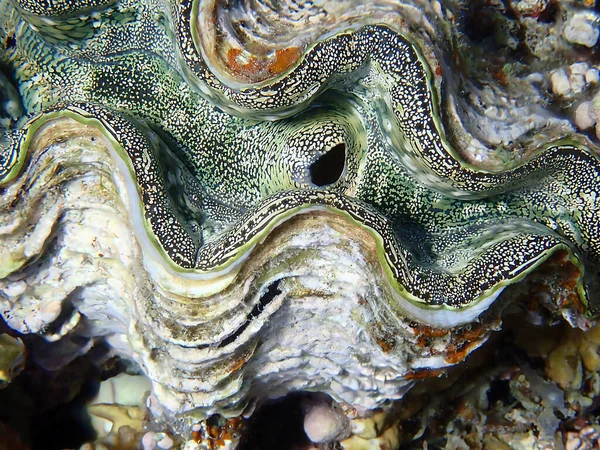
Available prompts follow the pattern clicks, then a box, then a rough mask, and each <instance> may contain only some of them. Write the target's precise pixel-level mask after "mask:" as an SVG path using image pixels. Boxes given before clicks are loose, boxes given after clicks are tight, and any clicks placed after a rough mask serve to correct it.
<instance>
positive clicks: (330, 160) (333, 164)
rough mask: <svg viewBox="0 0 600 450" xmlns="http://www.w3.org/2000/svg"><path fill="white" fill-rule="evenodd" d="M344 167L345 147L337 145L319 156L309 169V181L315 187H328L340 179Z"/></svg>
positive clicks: (342, 144)
mask: <svg viewBox="0 0 600 450" xmlns="http://www.w3.org/2000/svg"><path fill="white" fill-rule="evenodd" d="M345 165H346V145H345V144H344V143H341V144H337V145H336V146H334V147H332V148H331V150H329V151H328V152H327V153H325V154H324V155H321V156H320V157H319V158H318V159H317V160H316V161H315V162H314V163H312V164H311V166H310V168H309V172H310V181H311V183H312V184H314V185H315V186H319V187H322V186H328V185H330V184H333V183H335V182H336V181H337V180H339V179H340V177H341V176H342V173H344V167H345Z"/></svg>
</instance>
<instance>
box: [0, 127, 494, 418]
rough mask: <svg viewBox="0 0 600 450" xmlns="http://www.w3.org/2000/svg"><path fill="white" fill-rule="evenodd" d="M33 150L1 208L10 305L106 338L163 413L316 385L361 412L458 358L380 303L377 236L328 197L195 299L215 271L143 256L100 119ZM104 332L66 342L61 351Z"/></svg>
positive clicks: (203, 410)
mask: <svg viewBox="0 0 600 450" xmlns="http://www.w3.org/2000/svg"><path fill="white" fill-rule="evenodd" d="M33 148H35V149H36V150H35V151H34V152H33V153H32V156H31V158H32V161H31V162H30V164H29V166H28V168H27V169H26V170H25V171H24V172H23V174H22V176H21V178H20V179H19V181H18V182H16V183H15V184H14V185H13V186H11V187H10V188H8V189H7V190H5V191H4V193H3V196H2V204H1V205H0V211H1V212H2V213H1V216H0V223H2V228H1V232H2V247H1V248H0V252H2V254H3V259H2V261H4V262H5V263H4V265H3V266H2V270H3V271H5V272H7V273H9V274H8V275H7V276H6V277H5V278H4V279H3V280H2V281H1V284H0V289H1V293H2V304H1V306H2V308H1V310H2V314H3V318H4V319H5V320H6V321H7V323H8V324H9V325H10V326H11V327H13V328H15V329H16V330H18V331H20V332H23V333H39V334H41V335H42V336H44V337H45V338H46V339H47V340H48V341H52V342H55V345H58V347H60V344H61V338H63V336H66V335H67V334H69V335H72V334H75V335H77V334H78V335H81V336H86V337H88V336H93V337H94V339H101V338H104V339H105V340H106V341H107V342H108V343H109V344H110V346H111V347H112V349H113V352H114V353H115V354H118V355H120V356H123V357H125V358H132V359H134V360H135V361H137V362H138V363H139V364H140V367H141V368H142V370H143V372H144V373H145V374H146V375H147V376H148V377H149V378H150V380H151V382H152V387H153V392H152V397H151V399H150V405H151V407H152V409H153V410H154V411H155V412H159V411H163V412H165V413H167V414H174V413H175V414H176V413H182V412H186V411H192V410H194V411H195V413H194V416H195V417H203V416H206V415H208V414H211V413H214V412H220V413H222V414H225V415H230V416H231V415H238V414H240V413H241V412H242V410H243V409H244V408H245V407H246V404H247V402H248V400H249V399H252V398H254V397H259V398H264V397H265V396H266V397H272V398H275V397H278V396H282V395H285V394H286V393H288V392H290V391H297V390H309V391H322V392H325V393H327V394H329V395H331V397H333V398H334V399H335V400H337V401H340V402H344V403H347V404H350V405H352V406H353V407H354V408H355V409H356V410H357V411H358V412H359V413H360V414H362V413H366V412H367V411H368V410H370V409H373V408H376V407H378V406H380V405H382V404H383V403H384V402H385V401H388V400H390V399H397V398H400V397H402V395H403V394H404V392H405V391H406V389H408V388H409V387H410V385H411V384H412V381H411V380H410V379H408V378H407V376H406V375H407V374H408V373H410V372H411V371H412V370H416V369H420V368H428V369H435V368H439V367H445V366H447V365H449V363H448V362H446V360H445V358H444V351H445V348H446V346H447V345H448V344H449V343H450V337H448V336H446V337H441V338H438V339H437V341H436V342H434V343H433V344H435V345H432V346H431V347H428V348H420V347H418V346H416V345H415V339H416V333H415V331H414V330H413V329H412V325H411V324H410V321H409V320H408V319H407V320H404V319H401V318H397V315H396V312H394V311H392V309H390V308H392V307H391V306H390V305H388V303H386V301H384V300H383V299H385V298H395V297H396V296H397V294H395V293H392V292H391V289H390V288H389V286H386V283H387V282H385V281H384V280H385V277H383V272H382V268H381V266H380V265H379V262H378V260H377V258H376V257H375V256H374V252H375V251H374V248H375V244H374V241H373V238H372V236H371V235H370V234H369V233H368V232H366V231H365V230H363V229H361V228H360V227H358V226H357V225H350V224H349V223H347V222H346V221H345V220H344V219H343V218H342V217H340V216H336V215H333V214H331V213H326V212H325V211H323V210H318V209H315V210H312V211H309V212H308V213H306V214H302V215H299V216H296V217H293V218H292V219H290V220H288V221H287V222H285V223H283V224H282V225H280V226H279V228H277V229H276V230H275V231H274V232H272V233H271V234H270V235H269V236H268V237H267V238H266V240H265V241H264V242H263V243H262V244H260V245H259V246H258V247H257V248H255V249H254V250H252V252H251V255H252V256H251V258H247V259H245V262H243V264H240V265H239V267H237V268H236V269H235V272H234V273H237V274H239V277H238V278H237V279H240V280H244V282H243V283H238V282H236V281H234V282H233V283H231V284H229V285H226V286H225V287H224V288H222V289H221V290H220V291H218V292H217V293H216V294H214V295H208V296H207V295H206V292H204V295H203V296H202V297H195V296H194V291H195V289H196V288H195V287H194V283H198V282H202V280H196V281H194V280H190V279H189V278H185V277H179V276H178V275H177V273H176V272H173V271H172V270H170V269H169V270H168V269H167V268H165V267H163V268H161V267H162V266H160V265H157V261H156V260H154V259H153V258H151V257H145V258H142V256H141V252H140V242H141V243H142V245H147V244H144V242H145V240H146V239H147V235H146V234H145V232H144V231H143V230H140V229H139V227H136V225H135V224H136V220H137V219H136V217H135V214H136V213H135V210H136V209H135V208H134V205H135V203H131V200H132V197H133V196H135V195H136V194H135V191H134V190H132V189H130V188H128V187H127V186H128V185H130V181H129V178H128V177H129V175H128V174H127V173H124V172H123V171H122V166H121V165H120V164H118V163H117V162H116V161H117V160H115V158H114V157H115V154H114V151H113V150H112V149H111V148H110V146H109V145H108V142H107V141H106V140H104V139H102V138H100V136H99V135H98V132H97V131H95V130H94V129H93V128H91V127H86V126H82V125H79V124H77V123H76V122H74V121H72V120H70V119H61V120H58V121H55V122H51V123H50V124H49V125H47V126H45V127H44V128H43V129H41V131H40V132H38V134H37V135H36V139H35V142H34V144H33ZM74 152H76V153H77V154H78V155H79V157H78V158H73V153H74ZM15 202H19V207H18V208H14V203H15ZM164 274H168V276H167V277H166V278H165V275H164ZM165 280H166V282H165ZM178 280H179V281H180V283H181V284H180V285H179V286H178V287H177V286H176V284H177V281H178ZM186 280H187V281H186ZM186 283H192V284H190V285H186ZM273 283H277V290H276V291H274V295H272V298H271V299H270V301H269V302H268V303H266V304H265V305H264V306H263V307H262V308H259V311H260V312H259V313H258V314H256V317H254V318H252V320H250V321H249V323H247V324H246V322H247V320H248V318H249V313H250V311H252V310H253V308H255V305H256V304H257V303H258V302H259V301H260V298H261V297H263V296H264V295H265V294H266V293H267V291H268V288H269V286H271V285H272V284H273ZM173 286H175V287H177V290H176V292H173V290H175V289H173V290H169V287H173ZM186 286H191V287H190V289H189V290H188V292H186ZM398 300H399V299H398ZM386 305H387V306H386ZM478 311H479V310H478ZM406 312H407V315H410V311H409V310H407V311H406ZM434 315H435V314H434ZM392 317H393V319H392ZM444 320H445V319H444ZM469 320H470V319H469ZM384 324H385V325H384ZM381 327H387V328H384V329H382V328H381ZM235 330H239V331H238V333H237V337H236V338H235V339H234V338H232V337H230V336H231V335H232V333H233V332H234V331H235ZM382 335H385V336H387V337H388V338H389V336H391V338H389V339H390V342H389V345H390V347H389V348H386V347H385V346H384V345H383V344H381V342H380V340H381V339H380V337H381V336H382ZM228 337H230V338H229V342H228V341H227V338H228ZM484 339H485V335H484V336H482V341H483V340H484ZM92 343H93V341H88V343H87V344H83V345H82V347H81V348H80V349H79V351H78V352H74V353H73V352H71V353H70V354H61V355H62V356H61V357H62V358H63V359H64V361H63V362H64V363H66V362H68V360H70V359H71V358H74V357H75V356H77V354H79V353H83V352H85V351H87V349H88V348H89V347H90V346H91V345H92ZM59 353H60V352H57V354H59ZM53 364H54V365H60V361H56V360H54V361H53Z"/></svg>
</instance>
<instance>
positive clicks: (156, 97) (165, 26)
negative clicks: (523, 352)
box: [0, 0, 600, 450]
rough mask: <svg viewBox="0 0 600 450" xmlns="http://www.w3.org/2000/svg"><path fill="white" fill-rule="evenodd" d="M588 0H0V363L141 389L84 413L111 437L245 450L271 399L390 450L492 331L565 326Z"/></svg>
mask: <svg viewBox="0 0 600 450" xmlns="http://www.w3.org/2000/svg"><path fill="white" fill-rule="evenodd" d="M589 6H591V5H587V6H586V3H585V2H583V3H582V2H558V1H529V2H500V1H498V2H494V1H490V2H470V3H469V2H466V3H465V2H456V1H455V2H446V3H444V4H442V3H440V2H437V1H433V2H420V1H418V0H415V1H406V2H404V1H399V0H382V1H380V2H376V3H373V4H371V3H369V4H363V3H362V2H355V1H352V0H345V1H330V2H326V1H314V2H313V1H306V2H303V1H293V2H286V1H281V2H279V1H278V2H270V1H262V2H261V1H258V0H255V1H252V0H248V1H225V0H223V1H217V0H213V1H208V0H207V1H200V0H189V1H188V0H181V1H179V0H117V1H114V0H54V1H49V0H48V1H44V0H39V1H37V0H0V41H1V42H2V47H1V49H0V64H1V67H2V70H3V72H2V74H0V102H1V103H0V106H1V108H0V125H1V126H2V135H1V136H0V314H1V316H2V319H3V321H4V324H3V328H2V330H0V331H6V333H7V334H5V335H2V336H0V337H2V339H3V340H2V341H0V342H4V343H5V344H6V345H5V347H0V375H1V377H0V382H2V383H5V384H6V383H9V382H10V381H11V378H14V377H15V376H16V375H17V373H18V372H19V371H21V369H22V367H23V364H24V358H25V347H24V345H23V341H22V340H21V339H23V340H24V341H25V344H26V345H27V346H28V347H27V348H28V356H27V358H29V359H30V360H31V364H35V365H36V367H38V368H41V369H43V370H47V371H60V370H64V368H65V367H70V365H72V364H73V363H74V362H76V361H78V360H80V359H81V358H88V359H94V360H95V361H96V362H95V364H96V365H97V366H102V365H103V364H106V362H107V361H109V360H110V361H115V358H118V359H119V360H120V361H122V363H121V364H123V367H124V369H123V370H122V371H125V372H128V373H129V375H125V374H121V375H119V376H120V377H124V378H119V380H120V381H119V382H117V381H116V380H113V381H111V383H113V384H112V385H111V386H113V387H112V388H110V389H109V388H107V389H108V391H110V392H113V391H115V392H117V391H119V389H121V390H123V391H132V392H133V391H136V389H133V388H131V387H127V386H125V387H122V388H117V387H114V386H117V385H118V383H126V382H127V383H130V385H129V386H131V385H134V386H138V389H137V390H138V391H140V392H138V394H139V395H138V396H137V399H136V400H131V399H128V400H123V399H119V396H118V395H117V394H115V395H114V396H113V397H111V398H110V399H108V400H106V399H105V400H102V401H100V400H97V401H96V402H95V403H94V404H93V405H91V406H90V407H89V411H90V413H91V414H96V416H98V417H101V418H102V419H105V420H109V421H110V422H112V424H113V425H115V427H114V428H115V430H114V431H117V429H118V427H117V426H116V424H119V425H124V426H125V425H126V426H127V427H128V428H127V429H128V430H130V431H131V430H133V431H131V433H133V434H132V435H125V434H126V433H125V434H123V435H122V436H121V438H122V440H123V442H125V441H127V442H129V443H130V445H132V446H135V445H143V446H144V448H146V449H147V450H149V449H154V448H170V447H172V446H179V447H182V448H190V449H191V448H211V449H217V448H218V449H225V448H250V447H249V445H250V444H247V442H248V439H250V438H248V439H246V441H244V437H243V436H244V429H245V428H247V426H248V427H250V426H251V425H248V424H246V422H247V421H248V418H250V419H249V420H250V423H251V422H252V418H253V417H258V416H260V415H261V414H263V415H264V413H261V411H262V409H261V408H262V406H263V405H264V404H269V402H270V401H273V400H275V399H282V398H285V399H284V400H279V401H280V402H281V401H283V402H290V405H294V406H289V407H288V410H292V409H294V408H295V409H296V410H297V412H298V415H299V417H300V419H299V420H300V421H301V422H302V423H303V432H304V435H303V436H304V438H305V439H306V438H308V440H309V441H310V442H312V443H313V444H314V445H320V446H321V448H335V447H336V446H337V447H340V448H346V449H351V448H396V447H398V446H399V445H400V437H399V435H398V433H399V432H398V428H397V427H394V423H396V422H397V421H398V420H400V419H399V418H398V417H399V416H398V405H399V404H400V403H399V402H401V401H402V399H403V398H404V397H406V395H407V393H408V392H409V391H410V390H411V388H413V387H415V385H417V386H419V387H421V389H423V388H422V385H421V383H419V380H421V379H423V378H428V379H429V378H437V377H440V376H443V375H445V374H446V373H447V370H448V368H451V367H452V366H455V365H459V366H460V364H459V363H461V362H462V361H464V360H465V359H466V358H467V357H468V356H469V354H470V353H471V352H473V351H474V350H475V349H477V348H479V347H480V346H481V345H482V344H483V343H484V342H486V341H487V340H488V339H490V337H491V336H492V335H493V334H494V331H497V330H500V329H501V328H502V327H503V324H506V323H507V322H508V323H509V325H510V322H513V321H516V320H517V319H516V318H515V317H518V320H520V321H521V322H519V323H520V324H521V325H520V326H515V325H512V328H513V329H515V330H520V329H521V327H524V328H527V327H528V326H529V325H530V326H532V327H533V326H539V325H542V324H544V325H548V326H549V325H551V324H554V323H556V322H563V323H567V324H569V326H571V327H573V328H575V329H577V328H578V329H581V330H587V329H589V328H591V327H592V326H593V319H594V318H595V316H596V314H597V313H598V312H599V311H600V294H599V292H600V157H599V154H598V148H597V146H596V144H594V140H595V139H596V136H595V135H594V132H593V131H592V130H594V126H595V125H596V123H597V122H598V120H596V116H599V117H598V118H599V119H600V114H598V111H600V97H598V98H596V97H593V95H592V94H593V90H594V89H595V86H596V84H597V82H598V69H597V68H596V67H595V66H593V61H594V60H595V59H596V58H597V56H598V55H597V54H596V48H595V45H596V41H597V39H598V16H597V15H596V13H595V12H594V11H593V9H592V8H590V7H589ZM479 22H480V23H479ZM556 30H559V31H558V32H557V31H556ZM544 33H545V34H544ZM557 33H558V34H557ZM528 61H529V63H527V62H528ZM585 61H591V62H585ZM542 91H543V92H545V94H542ZM551 100H554V101H551ZM569 119H570V120H569ZM573 124H574V125H573ZM584 132H585V133H584ZM522 298H525V301H522V302H517V301H516V300H519V299H522ZM508 317H511V319H510V320H509V319H508ZM507 326H508V325H507ZM4 328H5V329H6V330H4ZM565 333H566V332H565ZM9 334H12V335H14V336H15V337H10V336H9ZM17 335H18V337H17ZM573 336H575V335H573ZM577 336H578V337H577V338H576V339H578V341H577V342H583V341H585V338H583V337H581V336H580V335H577ZM28 339H29V340H28ZM526 340H527V339H525V338H524V341H526ZM2 345H4V344H2ZM540 345H541V344H540ZM548 345H550V344H548ZM552 345H554V346H555V347H556V346H558V344H557V343H556V342H554V343H553V344H552ZM577 345H579V344H577ZM99 348H102V349H104V351H103V352H102V354H100V353H101V352H99V351H98V349H99ZM577 348H583V344H581V345H580V346H579V347H577ZM585 348H586V349H588V347H585ZM589 348H591V347H589ZM594 348H595V347H594ZM581 351H582V352H583V350H581ZM589 352H592V353H593V352H595V350H589V351H588V353H587V357H588V359H589V358H592V356H591V353H589ZM29 353H31V355H29ZM559 354H560V353H559ZM594 354H595V353H594ZM584 358H585V356H584ZM527 367H528V366H527V365H526V364H524V365H523V367H522V373H526V371H527V370H529V369H527ZM25 372H27V367H26V368H25ZM452 373H455V374H456V373H458V372H452ZM20 376H24V375H20ZM535 376H537V377H538V378H535ZM535 376H533V375H532V376H531V377H530V380H537V386H546V385H545V384H544V383H548V382H547V381H544V380H541V381H540V377H539V375H535ZM126 377H134V378H133V381H131V380H129V379H128V378H126ZM135 377H139V378H135ZM490 377H492V378H494V377H496V378H498V377H499V375H498V374H495V375H493V376H491V375H490ZM567 378H568V377H567ZM17 379H18V378H17ZM111 380H112V378H111ZM124 380H129V381H124ZM146 382H149V383H148V387H147V390H145V389H140V388H139V386H144V387H145V386H146ZM565 383H567V384H568V382H565ZM519 386H521V385H519ZM513 387H514V390H515V392H516V391H518V389H517V388H518V386H517V387H515V386H513ZM111 389H112V390H111ZM545 389H546V390H545V391H544V389H541V388H540V390H539V391H540V392H550V391H551V392H552V393H555V391H552V390H551V389H550V388H548V387H546V388H545ZM556 389H558V388H556ZM147 391H149V394H148V396H147V397H146V396H145V393H146V392H147ZM102 392H104V391H103V390H102V389H101V393H102ZM136 392H137V391H136ZM519 392H520V391H519ZM102 395H104V394H102ZM132 395H133V394H132ZM410 395H415V394H413V392H410ZM540 395H542V397H543V394H540ZM286 396H287V397H286ZM102 398H104V397H102ZM107 398H108V397H107ZM111 408H112V409H111ZM557 408H558V407H557ZM284 409H285V408H284ZM144 414H145V415H144ZM283 414H285V411H284V413H283ZM565 414H566V413H565ZM401 415H402V414H400V416H401ZM124 417H125V418H124ZM390 417H394V419H393V420H392V419H390ZM552 417H554V419H552V420H550V419H548V418H547V419H548V420H546V422H545V423H549V422H548V421H550V423H552V424H554V422H556V421H557V420H558V419H556V415H553V416H552ZM394 420H395V421H396V422H394ZM547 428H551V425H548V427H547ZM123 429H125V428H123ZM109 430H110V427H109ZM136 430H137V431H140V432H141V431H142V430H143V431H144V432H145V434H144V435H143V439H142V441H141V443H140V441H139V439H138V438H137V437H136V434H135V433H136ZM136 439H137V440H136ZM140 439H141V438H140ZM447 439H449V438H447ZM457 439H458V438H457ZM250 440H251V439H250ZM245 442H246V443H245ZM307 442H308V441H307ZM448 442H450V440H448ZM90 445H91V444H90ZM119 445H121V447H119V448H124V447H126V445H125V444H119ZM127 445H129V444H127ZM244 445H246V447H244ZM307 445H308V444H307ZM311 445H312V444H311ZM447 445H451V444H447ZM465 445H466V444H465ZM115 446H116V444H115ZM449 448H452V447H449ZM498 448H501V447H498Z"/></svg>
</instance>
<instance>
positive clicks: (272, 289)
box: [219, 280, 281, 348]
mask: <svg viewBox="0 0 600 450" xmlns="http://www.w3.org/2000/svg"><path fill="white" fill-rule="evenodd" d="M280 281H281V280H276V281H274V282H273V283H271V284H270V285H269V288H268V289H267V292H265V293H264V294H263V295H261V297H260V299H259V300H258V303H257V304H256V305H254V308H252V311H250V312H249V313H248V315H247V316H246V321H245V322H244V323H243V324H242V326H241V327H239V328H238V329H237V330H236V331H235V333H233V334H231V335H229V336H228V337H227V338H225V339H224V340H222V341H221V343H220V344H219V348H222V347H225V346H227V345H229V344H231V343H232V342H234V341H235V340H236V339H237V338H238V336H240V335H241V334H242V333H243V332H244V330H245V329H246V328H248V325H250V322H252V320H253V319H254V318H255V317H258V316H259V314H260V313H261V312H263V311H264V309H265V307H266V306H267V305H268V304H269V303H271V302H272V301H273V299H274V298H275V297H276V296H278V295H279V294H281V291H280V290H279V282H280Z"/></svg>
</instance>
